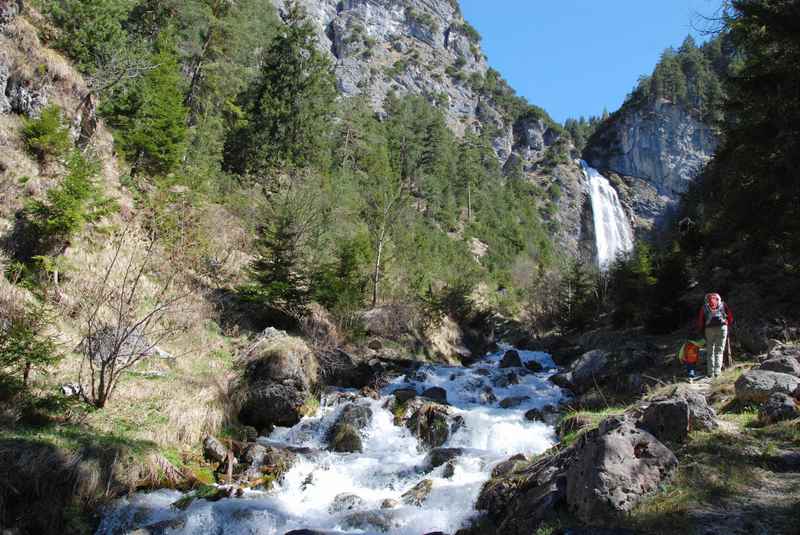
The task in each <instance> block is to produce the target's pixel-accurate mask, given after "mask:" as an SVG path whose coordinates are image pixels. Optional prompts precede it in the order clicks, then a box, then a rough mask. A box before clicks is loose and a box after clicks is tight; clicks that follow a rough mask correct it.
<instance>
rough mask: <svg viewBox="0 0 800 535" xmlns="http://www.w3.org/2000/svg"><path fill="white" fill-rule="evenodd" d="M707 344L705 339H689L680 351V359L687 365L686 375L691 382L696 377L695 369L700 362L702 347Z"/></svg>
mask: <svg viewBox="0 0 800 535" xmlns="http://www.w3.org/2000/svg"><path fill="white" fill-rule="evenodd" d="M704 344H705V341H703V340H688V341H686V343H684V344H683V345H682V346H681V349H680V351H678V360H680V361H681V362H682V363H683V364H684V365H685V366H686V376H687V377H688V378H689V382H692V381H693V380H694V378H695V369H696V367H697V364H698V363H699V362H700V348H701V347H702V346H703V345H704Z"/></svg>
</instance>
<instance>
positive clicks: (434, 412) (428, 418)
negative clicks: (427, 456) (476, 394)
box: [406, 403, 450, 448]
mask: <svg viewBox="0 0 800 535" xmlns="http://www.w3.org/2000/svg"><path fill="white" fill-rule="evenodd" d="M449 416H450V409H449V408H448V407H445V406H443V405H438V404H436V403H425V404H424V405H422V406H421V407H420V408H419V409H418V410H416V411H415V412H414V413H413V414H412V415H411V417H410V418H409V419H408V421H407V422H406V427H407V428H408V429H410V430H411V432H412V433H413V434H414V435H415V436H416V437H417V438H419V439H420V441H421V442H422V444H423V445H425V446H427V447H429V448H437V447H439V446H441V445H442V444H444V443H445V442H446V441H447V439H448V437H449V436H450V426H449V422H448V418H449Z"/></svg>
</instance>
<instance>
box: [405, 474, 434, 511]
mask: <svg viewBox="0 0 800 535" xmlns="http://www.w3.org/2000/svg"><path fill="white" fill-rule="evenodd" d="M431 490H433V481H432V480H430V479H423V480H422V481H420V482H419V483H417V484H416V485H414V486H413V487H412V488H411V489H409V490H407V491H406V492H404V493H403V495H402V496H401V498H402V499H403V503H405V504H406V505H416V506H418V507H419V506H420V505H422V504H423V503H425V500H427V499H428V496H430V494H431Z"/></svg>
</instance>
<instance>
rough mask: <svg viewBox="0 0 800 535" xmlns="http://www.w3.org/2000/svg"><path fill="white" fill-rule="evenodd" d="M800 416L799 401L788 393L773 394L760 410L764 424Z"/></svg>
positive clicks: (759, 413) (761, 420)
mask: <svg viewBox="0 0 800 535" xmlns="http://www.w3.org/2000/svg"><path fill="white" fill-rule="evenodd" d="M798 417H800V409H798V407H797V401H796V400H795V399H794V398H793V397H791V396H787V395H786V394H779V393H775V394H772V395H771V396H770V397H769V399H768V400H767V402H766V403H764V404H763V405H762V406H761V407H760V408H759V410H758V419H759V421H760V422H761V423H762V424H764V425H770V424H774V423H776V422H782V421H784V420H794V419H795V418H798Z"/></svg>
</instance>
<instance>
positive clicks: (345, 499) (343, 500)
mask: <svg viewBox="0 0 800 535" xmlns="http://www.w3.org/2000/svg"><path fill="white" fill-rule="evenodd" d="M364 503H365V502H364V498H362V497H361V496H359V495H357V494H352V493H349V492H343V493H342V494H337V495H336V497H335V498H334V499H333V502H332V503H331V505H330V507H328V512H329V513H330V514H332V515H335V514H337V513H343V512H345V511H353V510H354V509H360V508H361V507H363V506H364Z"/></svg>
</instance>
